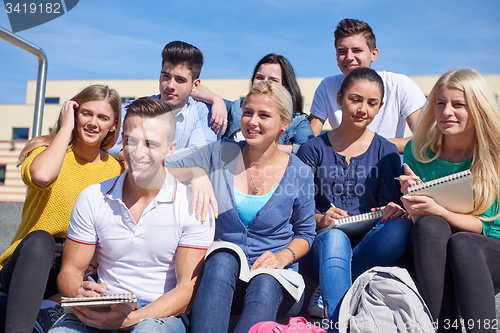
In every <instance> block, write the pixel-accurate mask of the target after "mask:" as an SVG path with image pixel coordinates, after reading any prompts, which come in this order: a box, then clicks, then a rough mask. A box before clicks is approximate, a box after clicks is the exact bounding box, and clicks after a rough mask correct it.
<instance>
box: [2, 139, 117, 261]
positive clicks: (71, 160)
mask: <svg viewBox="0 0 500 333" xmlns="http://www.w3.org/2000/svg"><path fill="white" fill-rule="evenodd" d="M45 149H46V147H39V148H36V149H34V150H33V151H32V152H31V153H30V154H29V156H28V157H27V158H26V160H25V161H24V163H23V165H22V167H21V176H22V179H23V181H24V183H25V184H26V185H28V189H27V194H26V200H25V201H24V206H23V213H22V219H21V224H20V225H19V229H18V230H17V233H16V235H15V236H14V239H13V241H12V244H11V245H10V247H9V248H8V249H7V251H5V252H4V254H2V256H1V257H0V268H1V267H2V266H3V265H4V264H5V262H6V261H7V259H8V258H9V257H10V256H11V255H12V252H14V250H15V248H16V247H17V245H18V244H19V243H20V242H21V241H22V240H23V238H24V237H25V236H26V235H27V234H28V233H30V232H31V231H33V230H45V231H47V232H49V233H50V234H51V235H53V236H54V237H60V238H64V237H66V232H67V230H68V225H69V218H70V216H71V211H72V209H73V205H74V204H75V201H76V198H77V197H78V195H79V194H80V192H81V191H82V190H83V189H84V188H86V187H87V186H90V185H93V184H97V183H100V182H102V181H105V180H107V179H110V178H113V177H116V176H117V175H119V174H120V173H122V172H123V170H124V168H123V164H122V163H121V162H119V161H117V160H116V159H115V158H113V157H112V156H110V155H108V154H106V155H105V156H104V158H103V159H102V160H101V161H99V162H97V163H87V162H85V161H83V160H81V159H80V158H78V157H77V156H76V155H75V154H74V153H73V151H72V150H68V151H67V152H66V156H65V157H64V162H63V164H62V167H61V171H60V172H59V175H58V176H57V178H56V179H55V180H54V181H53V182H52V183H51V184H50V185H48V186H46V187H44V188H41V187H39V186H37V185H36V184H35V183H34V182H33V180H32V179H31V174H30V172H29V170H30V167H31V163H32V162H33V159H34V158H35V157H36V156H37V155H38V154H40V153H41V152H42V151H44V150H45Z"/></svg>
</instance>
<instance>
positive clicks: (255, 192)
mask: <svg viewBox="0 0 500 333" xmlns="http://www.w3.org/2000/svg"><path fill="white" fill-rule="evenodd" d="M279 159H280V154H279V152H278V158H277V159H276V162H274V164H273V169H272V170H271V173H273V172H274V167H275V166H276V164H277V163H278V160H279ZM243 162H244V163H245V168H246V170H247V171H248V174H249V175H250V180H251V181H252V186H253V191H252V195H257V193H259V186H261V185H262V184H263V183H264V182H265V181H266V179H267V177H269V175H270V174H271V173H268V174H267V175H266V177H264V179H262V181H261V182H260V184H259V186H257V185H255V182H254V181H253V177H252V173H251V172H250V167H248V166H247V162H246V161H245V159H244V158H243Z"/></svg>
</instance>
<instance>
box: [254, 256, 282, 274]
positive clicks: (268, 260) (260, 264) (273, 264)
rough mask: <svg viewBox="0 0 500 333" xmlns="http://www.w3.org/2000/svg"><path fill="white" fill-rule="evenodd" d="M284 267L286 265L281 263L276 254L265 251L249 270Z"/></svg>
mask: <svg viewBox="0 0 500 333" xmlns="http://www.w3.org/2000/svg"><path fill="white" fill-rule="evenodd" d="M285 266H286V263H283V262H282V261H281V260H280V258H279V257H278V256H277V255H276V254H274V253H272V252H270V251H266V252H264V253H262V254H261V256H260V257H259V258H257V260H255V262H254V263H253V265H252V267H251V270H254V269H257V268H285Z"/></svg>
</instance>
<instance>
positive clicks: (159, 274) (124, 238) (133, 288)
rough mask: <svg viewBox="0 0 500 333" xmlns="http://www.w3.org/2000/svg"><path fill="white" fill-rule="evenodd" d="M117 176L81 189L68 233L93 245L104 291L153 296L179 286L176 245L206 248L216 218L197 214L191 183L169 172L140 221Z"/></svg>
mask: <svg viewBox="0 0 500 333" xmlns="http://www.w3.org/2000/svg"><path fill="white" fill-rule="evenodd" d="M127 174H128V169H127V170H126V171H125V172H124V173H123V174H121V175H120V176H118V177H115V178H113V179H110V180H107V181H105V182H102V183H100V184H96V185H92V186H89V187H87V188H86V189H85V190H83V191H82V192H81V193H80V195H79V197H78V199H77V200H76V203H75V206H74V207H73V212H72V213H71V219H70V223H69V229H68V234H67V237H68V238H69V239H71V240H73V241H75V242H79V243H83V244H93V245H94V244H95V245H96V250H97V253H98V257H97V260H98V263H99V267H98V274H99V282H105V283H106V284H107V285H108V290H107V291H106V295H114V294H124V293H135V294H136V295H137V296H138V297H139V298H141V299H145V300H148V301H154V300H155V299H157V298H158V297H160V296H161V295H163V294H164V293H166V292H168V291H169V290H171V289H173V288H174V287H175V285H176V277H175V255H176V251H177V248H178V247H189V248H197V249H207V248H208V246H209V245H210V243H211V242H212V241H213V239H214V230H215V221H214V217H213V214H212V212H211V211H210V213H209V215H208V217H207V220H206V221H205V222H201V221H200V220H199V219H197V218H196V216H195V212H193V208H192V203H191V202H192V197H193V194H192V191H191V188H189V187H187V186H185V185H183V184H182V183H180V182H178V181H177V180H176V179H175V178H174V177H173V176H172V175H170V174H169V173H168V171H167V177H166V179H165V182H164V184H163V187H162V188H161V190H160V192H159V193H158V195H157V196H156V197H155V199H154V200H153V201H152V202H151V203H150V204H149V205H148V207H147V208H146V209H145V210H144V212H143V213H142V216H141V217H140V219H139V221H138V222H137V223H136V222H135V221H134V219H133V218H132V216H131V214H130V211H129V210H128V208H127V207H126V206H125V204H124V203H123V201H122V189H123V181H124V179H125V177H126V176H127Z"/></svg>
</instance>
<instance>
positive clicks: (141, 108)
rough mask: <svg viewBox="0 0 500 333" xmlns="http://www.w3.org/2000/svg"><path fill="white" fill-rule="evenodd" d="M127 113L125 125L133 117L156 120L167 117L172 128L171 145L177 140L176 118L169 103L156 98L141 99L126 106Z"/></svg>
mask: <svg viewBox="0 0 500 333" xmlns="http://www.w3.org/2000/svg"><path fill="white" fill-rule="evenodd" d="M126 109H127V113H126V114H125V119H124V120H123V124H125V121H127V119H128V118H130V117H131V116H134V115H135V116H139V117H141V118H156V117H160V116H165V118H166V119H167V121H168V123H169V125H170V127H169V130H170V131H169V132H168V133H167V136H168V143H171V142H172V141H174V139H175V117H174V115H173V114H172V113H171V111H172V107H170V105H168V103H167V102H165V101H163V100H161V99H157V98H154V97H150V96H148V97H141V98H138V99H136V100H135V101H133V102H132V103H130V104H129V105H127V106H126Z"/></svg>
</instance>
